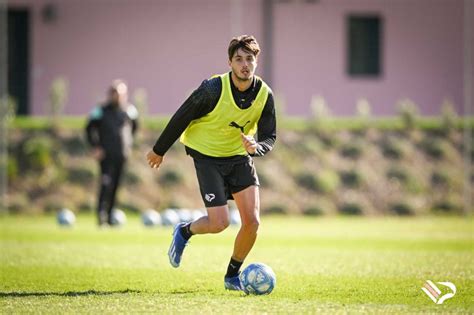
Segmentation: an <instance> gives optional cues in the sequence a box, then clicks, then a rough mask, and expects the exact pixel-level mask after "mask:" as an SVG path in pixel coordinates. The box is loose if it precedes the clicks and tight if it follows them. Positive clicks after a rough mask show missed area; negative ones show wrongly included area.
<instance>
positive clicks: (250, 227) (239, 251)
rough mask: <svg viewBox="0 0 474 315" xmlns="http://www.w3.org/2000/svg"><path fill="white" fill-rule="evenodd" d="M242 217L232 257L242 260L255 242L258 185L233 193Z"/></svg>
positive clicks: (258, 200)
mask: <svg viewBox="0 0 474 315" xmlns="http://www.w3.org/2000/svg"><path fill="white" fill-rule="evenodd" d="M233 197H234V200H235V203H236V205H237V208H238V209H239V212H240V218H241V219H242V226H241V227H240V230H239V233H238V234H237V237H236V238H235V243H234V252H233V254H232V258H234V259H235V260H238V261H244V259H245V258H246V257H247V255H248V253H249V252H250V250H251V249H252V247H253V245H254V244H255V240H256V239H257V231H258V227H259V225H260V198H259V190H258V186H250V187H247V188H245V189H244V190H242V191H239V192H238V193H236V194H234V195H233Z"/></svg>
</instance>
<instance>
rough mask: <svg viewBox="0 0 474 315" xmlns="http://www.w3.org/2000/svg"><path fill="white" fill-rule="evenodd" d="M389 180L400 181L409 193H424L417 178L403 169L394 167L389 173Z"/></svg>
mask: <svg viewBox="0 0 474 315" xmlns="http://www.w3.org/2000/svg"><path fill="white" fill-rule="evenodd" d="M387 178H388V179H391V180H396V181H398V182H399V183H400V184H401V185H402V187H403V188H404V189H405V190H407V191H408V192H412V193H420V192H422V191H423V189H424V188H423V185H422V184H421V182H420V181H419V180H418V179H417V178H416V177H413V176H411V175H410V173H409V171H408V170H407V169H405V168H402V167H395V166H394V167H392V168H390V169H389V170H388V171H387Z"/></svg>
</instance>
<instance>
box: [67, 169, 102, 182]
mask: <svg viewBox="0 0 474 315" xmlns="http://www.w3.org/2000/svg"><path fill="white" fill-rule="evenodd" d="M94 177H95V174H94V172H93V171H92V170H91V169H89V168H82V167H72V168H70V169H69V171H68V175H67V178H68V181H69V182H71V183H75V184H80V185H90V184H91V182H92V181H93V180H94Z"/></svg>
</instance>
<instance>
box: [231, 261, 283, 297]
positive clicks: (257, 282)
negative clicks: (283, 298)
mask: <svg viewBox="0 0 474 315" xmlns="http://www.w3.org/2000/svg"><path fill="white" fill-rule="evenodd" d="M239 277H240V281H241V282H242V285H243V287H244V289H245V293H247V294H255V295H263V294H270V293H271V292H272V291H273V289H274V288H275V285H276V276H275V273H274V272H273V270H272V268H270V267H269V266H267V265H265V264H263V263H253V264H250V265H248V266H247V268H245V269H244V271H242V273H241V274H240V276H239Z"/></svg>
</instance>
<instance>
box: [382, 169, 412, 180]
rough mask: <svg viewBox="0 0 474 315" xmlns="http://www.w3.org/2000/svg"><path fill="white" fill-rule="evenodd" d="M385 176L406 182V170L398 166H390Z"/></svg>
mask: <svg viewBox="0 0 474 315" xmlns="http://www.w3.org/2000/svg"><path fill="white" fill-rule="evenodd" d="M387 178H388V179H395V180H397V181H399V182H400V183H401V184H406V183H407V182H408V178H409V175H408V171H406V170H405V169H403V168H400V167H391V168H390V169H389V170H388V171H387Z"/></svg>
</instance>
